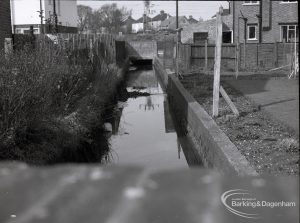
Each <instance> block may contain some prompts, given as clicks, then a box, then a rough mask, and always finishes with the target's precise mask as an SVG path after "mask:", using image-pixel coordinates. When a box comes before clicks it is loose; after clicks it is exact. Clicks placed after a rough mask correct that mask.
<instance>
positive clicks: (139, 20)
mask: <svg viewBox="0 0 300 223" xmlns="http://www.w3.org/2000/svg"><path fill="white" fill-rule="evenodd" d="M147 21H151V18H150V17H149V16H147ZM143 22H144V16H142V17H141V18H139V19H138V20H136V21H135V22H134V23H143Z"/></svg>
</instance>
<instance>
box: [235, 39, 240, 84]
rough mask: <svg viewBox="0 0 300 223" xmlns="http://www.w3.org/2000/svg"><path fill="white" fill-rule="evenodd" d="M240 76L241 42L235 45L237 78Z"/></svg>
mask: <svg viewBox="0 0 300 223" xmlns="http://www.w3.org/2000/svg"><path fill="white" fill-rule="evenodd" d="M238 76H239V43H238V42H237V43H236V46H235V78H237V77H238Z"/></svg>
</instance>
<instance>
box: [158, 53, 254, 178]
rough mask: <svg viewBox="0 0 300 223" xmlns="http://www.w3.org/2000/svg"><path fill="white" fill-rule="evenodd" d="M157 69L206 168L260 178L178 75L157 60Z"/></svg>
mask: <svg viewBox="0 0 300 223" xmlns="http://www.w3.org/2000/svg"><path fill="white" fill-rule="evenodd" d="M154 67H155V69H156V72H157V74H158V75H160V76H161V79H163V80H164V81H163V83H164V84H165V83H167V85H166V86H165V87H167V92H168V97H169V102H170V104H171V106H172V110H173V111H174V113H175V115H176V118H177V121H178V122H179V124H180V126H181V127H182V128H183V129H184V130H185V131H186V133H187V135H188V136H189V138H190V139H191V140H192V142H193V144H194V146H195V148H196V149H197V151H198V153H199V155H200V157H201V158H202V161H203V163H204V165H205V166H207V167H213V168H215V169H217V170H218V171H220V172H223V173H227V174H228V173H229V174H232V173H234V174H238V175H257V172H256V171H255V170H254V169H253V168H252V167H251V166H250V164H249V162H248V161H247V160H246V158H245V157H244V156H243V155H242V154H241V153H240V152H239V151H238V149H237V148H236V146H235V145H234V144H233V143H232V142H231V141H230V140H229V138H228V137H227V136H226V135H225V133H224V132H223V131H222V130H221V129H220V128H219V126H218V125H217V124H216V123H215V121H214V120H213V119H212V118H211V117H210V116H209V115H208V114H207V112H206V111H205V110H204V109H203V108H202V106H201V105H200V104H199V103H198V102H197V101H196V100H195V99H194V98H193V97H192V95H191V94H190V93H189V92H187V90H186V89H185V88H184V87H183V85H182V84H181V83H180V81H179V80H178V79H177V78H176V77H175V75H174V74H168V73H167V72H166V71H165V70H164V69H163V68H162V65H161V63H160V61H159V60H158V59H155V60H154ZM166 78H167V79H168V81H167V82H166Z"/></svg>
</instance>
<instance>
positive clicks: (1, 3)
mask: <svg viewBox="0 0 300 223" xmlns="http://www.w3.org/2000/svg"><path fill="white" fill-rule="evenodd" d="M7 37H11V17H10V0H0V49H3V47H4V39H5V38H7Z"/></svg>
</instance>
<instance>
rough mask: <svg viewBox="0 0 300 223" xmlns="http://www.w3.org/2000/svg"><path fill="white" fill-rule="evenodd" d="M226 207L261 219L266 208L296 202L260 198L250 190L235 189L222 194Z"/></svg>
mask: <svg viewBox="0 0 300 223" xmlns="http://www.w3.org/2000/svg"><path fill="white" fill-rule="evenodd" d="M221 201H222V203H223V205H224V206H225V207H226V209H227V210H228V211H229V212H231V213H233V214H235V215H237V216H240V217H243V218H248V219H261V218H263V216H262V213H263V209H264V208H277V207H279V208H281V207H296V202H287V201H266V200H258V199H257V198H256V197H254V196H253V195H252V193H251V191H249V190H244V189H233V190H228V191H225V192H224V193H223V194H222V195H221Z"/></svg>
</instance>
